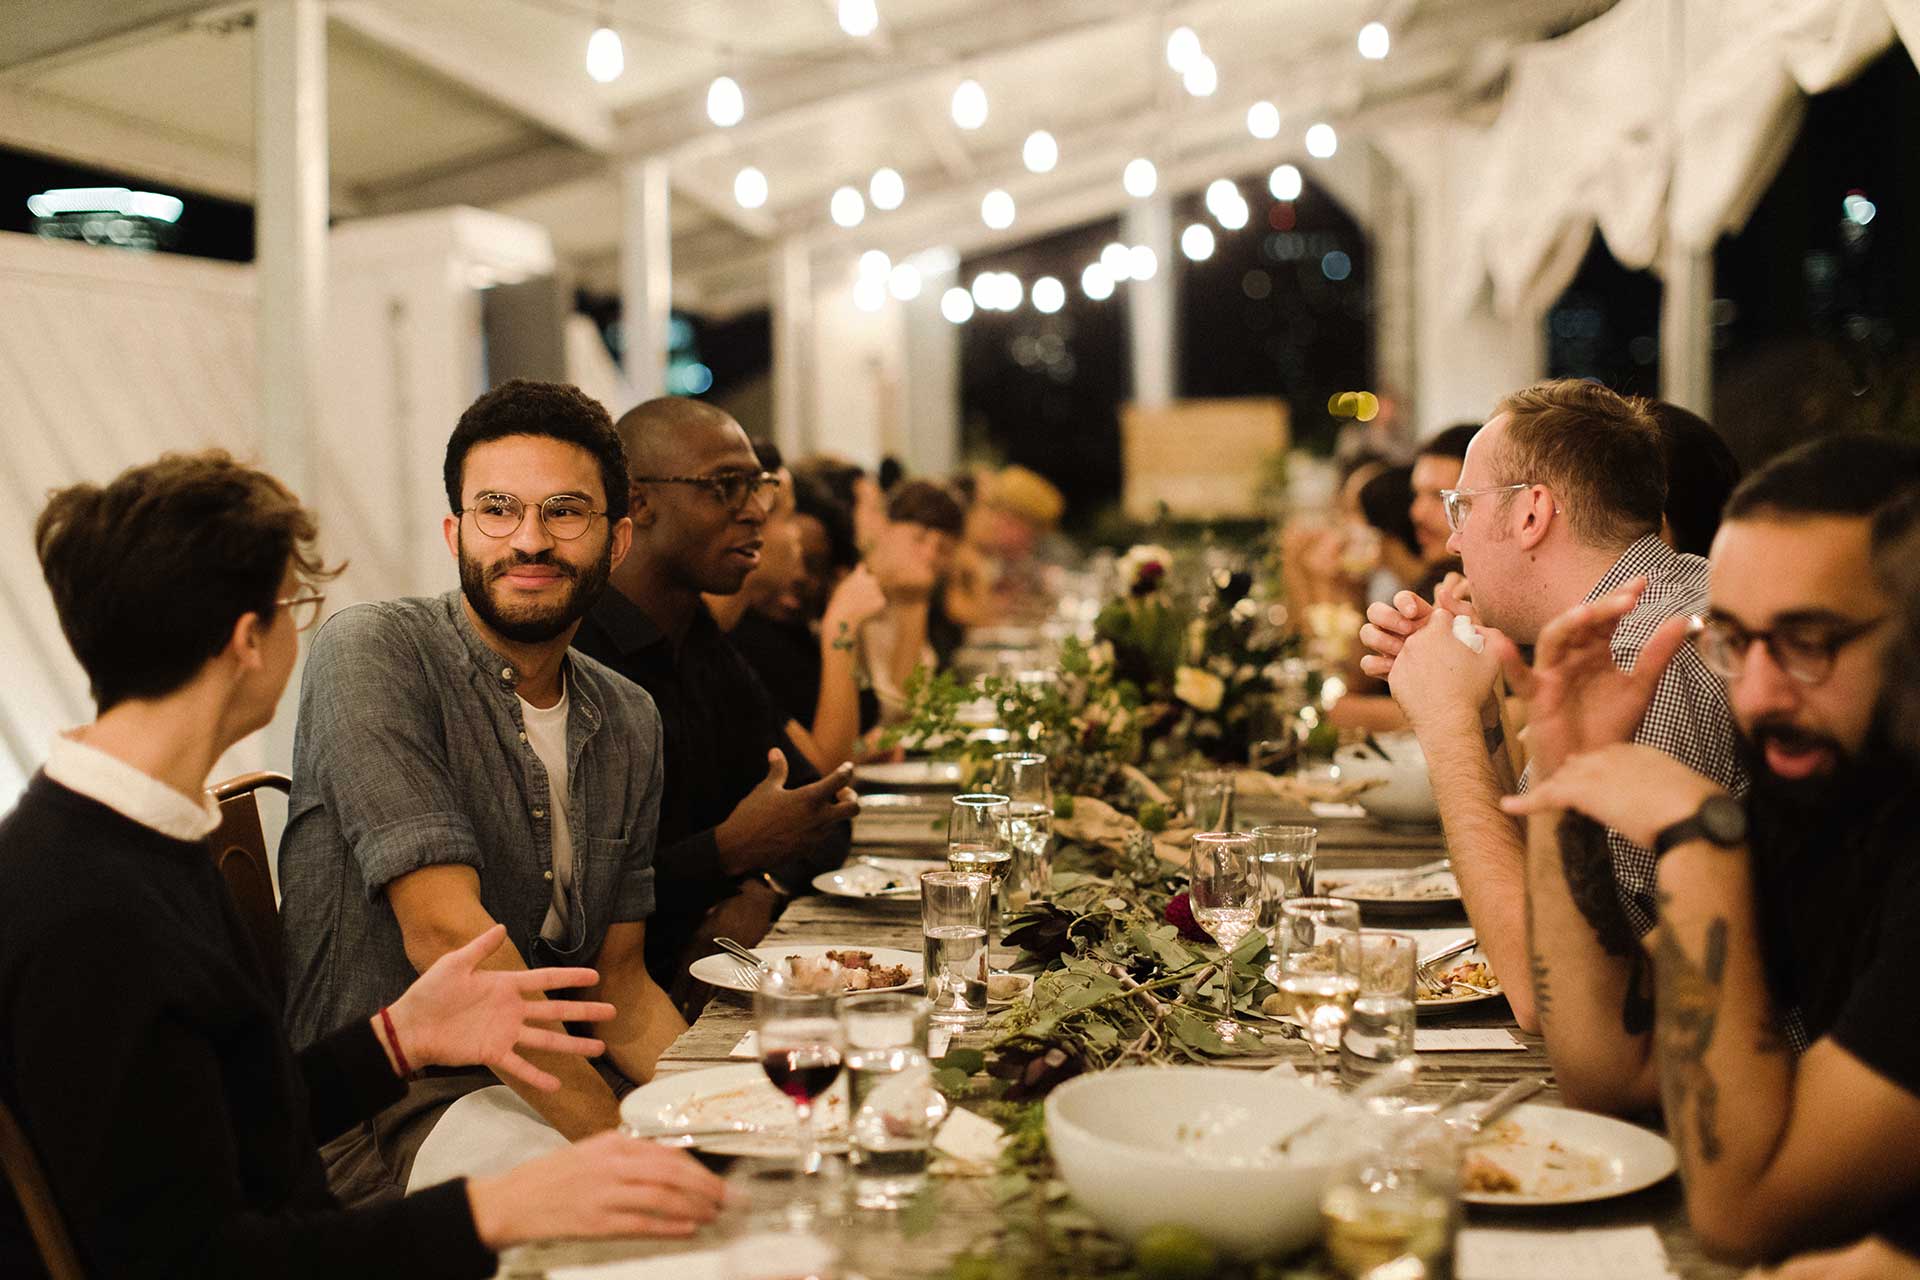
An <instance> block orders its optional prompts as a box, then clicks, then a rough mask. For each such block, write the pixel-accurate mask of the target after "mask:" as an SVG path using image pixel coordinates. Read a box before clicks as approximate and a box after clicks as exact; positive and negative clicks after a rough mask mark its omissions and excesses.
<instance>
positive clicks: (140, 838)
mask: <svg viewBox="0 0 1920 1280" xmlns="http://www.w3.org/2000/svg"><path fill="white" fill-rule="evenodd" d="M313 538H314V526H313V521H312V518H311V516H310V515H309V514H308V513H307V512H306V511H304V510H303V509H302V508H301V507H300V506H299V504H298V502H297V501H296V500H295V499H294V497H293V495H292V494H291V493H289V492H288V491H287V490H286V489H285V488H284V487H283V486H281V485H280V484H279V483H278V482H277V481H275V480H274V479H272V478H271V477H269V476H267V475H265V474H263V473H261V472H258V471H255V470H252V469H250V468H246V467H243V466H241V465H239V464H237V463H235V462H234V461H233V460H232V459H231V458H229V457H227V456H226V455H225V454H224V453H219V452H211V453H205V454H195V455H173V456H169V457H166V458H163V459H161V460H160V461H159V462H157V463H154V464H152V465H149V466H145V467H139V468H135V469H133V470H131V471H129V472H127V473H125V474H123V475H122V476H120V477H119V478H118V479H117V480H115V481H114V482H113V483H112V484H111V485H109V486H107V487H105V488H100V487H97V486H92V485H79V486H75V487H74V488H71V489H67V490H64V491H62V492H60V493H57V494H55V495H54V496H53V498H52V500H51V501H50V502H49V504H48V507H47V509H46V510H45V511H44V512H43V513H42V515H41V517H40V520H39V522H38V525H37V527H36V530H35V542H36V547H37V550H38V553H39V557H40V562H41V566H42V568H43V570H44V572H45V575H46V578H47V582H48V585H49V587H50V588H51V589H52V593H53V597H54V603H55V607H56V610H57V612H58V614H59V618H60V622H61V626H62V629H63V630H64V631H65V633H66V635H67V638H68V641H69V643H70V644H71V645H72V647H73V650H74V653H75V655H76V656H77V657H78V658H79V659H80V664H81V666H82V667H83V668H84V669H85V670H86V672H87V675H88V679H89V681H90V682H91V685H92V689H93V694H94V699H95V701H96V703H97V705H98V707H99V716H98V718H97V719H96V720H95V721H94V722H93V723H91V724H88V725H86V726H84V727H82V728H80V729H78V730H75V731H73V732H72V733H70V734H66V735H63V736H62V737H61V738H60V739H59V740H57V741H56V743H55V744H54V747H53V750H52V752H51V754H50V755H49V758H48V761H47V764H46V767H45V768H44V769H43V770H42V771H40V772H39V773H37V774H36V775H35V776H34V778H33V780H32V781H31V783H30V784H29V786H28V788H27V791H26V794H25V795H24V796H23V797H22V799H21V801H20V803H19V805H18V806H17V807H16V808H15V809H14V810H13V811H12V812H11V813H10V814H9V815H7V817H6V818H5V819H4V821H0V882H3V883H5V884H6V885H7V887H8V892H7V893H6V895H4V897H0V1097H4V1099H5V1101H6V1103H7V1105H8V1107H9V1108H10V1109H12V1110H13V1111H14V1112H15V1114H16V1115H17V1116H18V1117H19V1119H20V1122H21V1124H22V1126H23V1128H24V1129H25V1130H26V1133H27V1136H28V1138H29V1140H30V1141H31V1142H32V1144H33V1146H34V1147H35V1149H36V1151H37V1152H38V1153H39V1155H40V1158H41V1160H42V1162H43V1164H44V1165H45V1167H46V1170H47V1175H48V1180H49V1182H50V1183H51V1185H52V1188H53V1191H54V1195H55V1198H56V1199H57V1200H58V1201H59V1204H60V1207H61V1209H62V1211H63V1214H64V1217H65V1219H66V1221H67V1224H68V1226H69V1228H70V1231H71V1234H72V1235H73V1237H74V1239H75V1242H76V1247H77V1248H78V1250H79V1251H80V1253H81V1255H82V1260H83V1263H84V1265H85V1267H86V1268H87V1270H88V1271H89V1273H90V1274H94V1275H99V1276H114V1275H133V1274H138V1275H143V1276H144V1275H184V1276H259V1275H276V1276H306V1275H312V1276H322V1275H329V1276H330V1275H342V1274H350V1275H355V1276H386V1275H392V1276H482V1275H489V1274H491V1273H492V1272H493V1271H494V1269H495V1265H496V1259H495V1251H496V1250H498V1249H500V1248H503V1247H505V1246H507V1245H510V1244H514V1243H518V1242H520V1241H524V1240H529V1239H534V1238H538V1237H544V1236H562V1235H564V1236H594V1235H615V1234H659V1235H685V1234H689V1233H691V1232H692V1231H694V1230H695V1229H697V1227H698V1225H699V1224H700V1223H703V1222H705V1221H707V1220H710V1219H711V1218H712V1217H713V1215H714V1213H715V1212H716V1209H717V1205H718V1202H719V1200H720V1198H721V1196H722V1188H721V1184H720V1182H719V1180H718V1179H716V1178H715V1177H714V1176H713V1175H712V1174H710V1173H708V1172H706V1171H705V1170H704V1169H702V1168H700V1166H699V1165H698V1164H697V1163H696V1162H694V1161H692V1160H691V1159H690V1158H689V1157H687V1156H686V1155H685V1154H684V1153H682V1152H676V1151H670V1150H667V1149H665V1148H662V1147H660V1146H658V1145H656V1144H653V1143H647V1142H640V1141H636V1140H634V1139H631V1138H627V1137H623V1136H621V1135H619V1134H617V1133H608V1134H603V1135H601V1136H599V1137H597V1138H595V1139H592V1140H590V1141H588V1142H583V1143H580V1144H578V1145H575V1146H573V1147H570V1148H567V1149H566V1150H563V1151H560V1152H557V1153H556V1154H554V1155H552V1156H548V1157H546V1158H544V1159H542V1160H538V1161H532V1162H529V1163H528V1164H525V1165H522V1166H521V1167H520V1168H518V1169H515V1170H512V1171H510V1172H508V1173H505V1174H501V1175H499V1176H496V1177H493V1178H488V1179H477V1180H473V1181H453V1182H448V1183H445V1184H442V1185H440V1186H437V1187H433V1188H431V1189H429V1190H427V1191H425V1192H423V1193H421V1194H419V1195H416V1196H412V1197H409V1198H407V1199H404V1200H400V1201H397V1202H394V1203H391V1204H386V1205H382V1206H380V1207H377V1208H373V1209H364V1210H352V1211H348V1210H343V1209H341V1208H340V1207H339V1206H338V1204H337V1203H336V1202H335V1201H334V1199H333V1198H332V1196H331V1195H330V1194H329V1192H328V1190H327V1185H326V1178H325V1175H324V1172H323V1170H322V1168H321V1164H320V1160H319V1156H318V1152H317V1150H316V1145H315V1144H316V1142H317V1141H318V1140H319V1139H321V1138H325V1137H328V1136H330V1135H332V1134H334V1133H337V1132H339V1131H340V1130H342V1129H344V1128H345V1127H346V1126H347V1125H349V1124H351V1123H353V1122H355V1121H358V1120H360V1119H363V1118H364V1117H365V1116H367V1115H368V1114H370V1113H371V1112H372V1111H373V1110H374V1109H376V1108H378V1107H380V1106H382V1105H385V1104H387V1103H389V1102H391V1101H393V1100H394V1099H395V1098H397V1097H398V1096H399V1095H400V1093H401V1091H402V1089H403V1087H404V1086H403V1084H402V1080H403V1078H404V1077H405V1076H407V1075H409V1074H411V1073H412V1071H414V1070H415V1069H418V1068H421V1067H426V1066H435V1065H443V1066H445V1065H459V1064H469V1063H484V1064H486V1065H488V1066H491V1067H493V1068H495V1069H496V1070H500V1071H503V1072H506V1073H509V1074H512V1075H516V1076H518V1077H520V1078H522V1079H524V1080H526V1081H528V1082H529V1083H531V1084H533V1085H535V1086H536V1087H541V1088H552V1087H554V1086H555V1084H556V1083H557V1082H556V1081H555V1080H554V1078H553V1077H552V1076H551V1075H550V1074H548V1073H547V1072H545V1071H542V1070H540V1069H538V1068H536V1067H534V1066H533V1065H531V1064H530V1063H528V1062H527V1061H526V1060H525V1059H524V1058H522V1057H521V1056H520V1053H519V1050H521V1049H542V1050H557V1051H561V1052H566V1053H573V1054H591V1053H597V1052H599V1051H600V1049H601V1047H602V1046H601V1044H600V1042H599V1041H597V1040H593V1039H588V1038H585V1037H579V1036H575V1035H571V1034H568V1033H567V1032H565V1031H564V1030H549V1029H545V1028H539V1027H533V1026H529V1025H527V1024H528V1023H529V1022H530V1021H554V1022H558V1021H562V1020H584V1021H593V1020H599V1019H604V1018H607V1017H610V1016H611V1015H612V1013H613V1010H612V1007H611V1006H608V1005H605V1004H601V1003H599V1002H590V1001H573V1000H564V999H562V1000H543V999H540V998H538V997H539V996H540V995H541V994H543V993H545V992H546V991H549V990H555V989H560V988H572V987H580V986H586V985H590V984H592V983H593V982H595V981H596V980H597V976H598V975H597V974H595V972H594V971H593V970H591V969H581V968H550V969H538V970H533V971H530V972H529V971H520V972H506V971H499V970H493V969H487V968H483V967H482V966H483V965H484V963H485V962H486V960H487V959H488V957H489V956H490V955H491V954H492V953H493V952H494V951H495V950H496V949H497V948H498V947H499V946H500V944H501V942H502V940H503V938H504V930H503V929H502V928H501V927H500V926H495V927H494V928H493V929H490V930H488V931H486V932H485V933H482V934H481V935H480V936H479V937H477V938H475V939H473V940H472V941H471V942H470V943H468V944H467V945H466V946H464V947H461V948H460V949H458V950H457V951H454V952H452V953H450V954H448V955H446V956H445V957H443V958H442V959H441V960H440V961H439V962H438V963H436V964H435V965H433V966H432V967H431V968H430V969H428V970H427V971H426V972H425V973H424V974H422V975H421V977H420V978H419V980H418V981H416V982H415V983H414V984H413V985H412V986H411V987H409V988H408V989H407V991H406V993H405V994H404V995H402V996H401V997H400V998H399V999H398V1000H396V1001H394V1003H393V1004H392V1005H391V1006H389V1007H387V1008H384V1009H381V1010H379V1011H378V1012H372V1011H370V1013H371V1016H370V1017H367V1018H365V1019H362V1020H359V1021H356V1022H354V1023H352V1024H350V1025H349V1026H347V1027H345V1028H343V1029H341V1030H340V1031H338V1032H336V1033H334V1034H333V1035H331V1036H329V1037H327V1038H325V1039H323V1040H322V1041H320V1042H319V1043H317V1044H316V1045H314V1046H313V1047H312V1048H311V1049H309V1050H308V1051H307V1052H305V1053H303V1054H301V1055H299V1056H298V1057H296V1056H295V1055H294V1053H293V1051H292V1050H291V1048H290V1047H289V1045H288V1043H287V1039H286V1035H285V1032H284V1031H283V1030H282V1028H281V1024H280V1017H279V1010H278V1008H277V1006H276V1002H275V998H274V996H273V994H272V991H271V988H270V986H269V983H268V980H267V978H266V976H265V972H264V969H263V968H262V966H261V963H260V959H259V957H258V955H257V954H256V953H255V952H254V950H253V947H252V944H251V942H250V940H249V937H248V935H247V933H246V931H245V929H244V926H243V925H242V923H241V921H240V919H239V916H238V914H237V912H236V910H235V908H234V906H233V903H232V901H231V899H230V898H229V896H228V893H227V890H226V887H225V884H224V882H223V881H222V879H221V877H220V875H219V873H218V872H217V871H216V870H215V869H214V866H213V863H212V860H211V859H210V857H209V856H208V850H207V847H206V845H205V843H204V839H205V837H206V835H207V834H208V833H209V832H210V831H211V830H212V829H213V827H214V826H215V825H217V823H218V811H217V808H216V807H215V806H214V805H213V803H212V800H211V798H210V797H209V796H208V795H207V794H206V792H205V791H204V789H203V787H204V782H205V778H206V776H207V774H208V772H209V770H210V769H211V768H212V767H213V765H214V763H215V762H216V761H217V760H218V758H219V757H220V756H221V754H222V753H223V752H224V751H225V750H226V749H227V748H228V747H229V746H231V745H232V744H233V743H235V742H237V741H239V740H240V739H241V738H244V737H246V736H247V735H248V734H250V733H252V732H253V731H254V730H255V729H258V728H260V727H262V726H264V725H265V724H266V723H267V722H268V721H269V720H270V719H271V718H272V714H273V709H274V706H275V704H276V703H277V701H278V699H279V695H280V692H281V690H282V689H283V688H284V687H285V684H286V681H287V677H288V675H289V674H290V672H291V670H292V667H293V662H294V658H295V656H296V651H297V646H298V638H297V633H298V631H299V630H300V629H301V624H302V622H303V621H307V622H310V621H312V620H313V618H314V617H316V616H317V614H318V612H319V607H320V605H321V603H322V597H321V596H320V595H319V593H318V592H317V591H316V590H315V589H314V586H313V584H314V583H316V582H317V581H319V580H322V579H323V578H325V577H326V576H328V575H327V572H326V571H325V570H324V569H323V568H322V566H321V564H320V562H319V561H318V560H317V559H316V558H315V557H314V555H313V552H312V542H313ZM528 997H534V998H528ZM38 1271H39V1264H38V1256H37V1253H36V1251H35V1249H34V1247H33V1244H32V1243H31V1241H30V1239H29V1238H28V1236H27V1232H26V1228H25V1224H24V1221H23V1219H22V1218H21V1216H20V1214H19V1212H18V1208H17V1206H16V1205H15V1204H14V1202H13V1199H12V1197H5V1198H4V1199H3V1200H0V1274H5V1275H20V1274H27V1275H31V1274H36V1273H37V1272H38Z"/></svg>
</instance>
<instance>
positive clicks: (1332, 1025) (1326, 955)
mask: <svg viewBox="0 0 1920 1280" xmlns="http://www.w3.org/2000/svg"><path fill="white" fill-rule="evenodd" d="M1359 931H1360V906H1359V904H1358V903H1355V902H1349V901H1347V900H1346V899H1345V898H1295V899H1294V900H1293V901H1291V902H1287V903H1283V904H1282V905H1281V908H1280V928H1279V934H1280V956H1279V966H1280V981H1279V982H1278V983H1277V984H1276V985H1278V986H1279V988H1280V994H1281V996H1282V997H1284V999H1285V1001H1286V1004H1287V1006H1288V1012H1289V1013H1291V1014H1293V1016H1294V1017H1295V1018H1297V1019H1298V1020H1299V1022H1300V1025H1301V1027H1302V1028H1303V1029H1304V1030H1305V1031H1306V1037H1307V1045H1308V1047H1309V1048H1310V1049H1311V1050H1312V1051H1313V1082H1314V1083H1315V1084H1316V1085H1320V1084H1324V1083H1325V1082H1326V1054H1327V1053H1330V1052H1338V1051H1339V1048H1340V1035H1341V1032H1342V1031H1344V1030H1345V1029H1346V1025H1347V1015H1348V1013H1349V1011H1350V1010H1351V1009H1352V1008H1353V998H1354V996H1355V995H1356V994H1357V993H1358V991H1359V989H1360V981H1359V976H1358V975H1357V974H1356V973H1354V972H1353V971H1352V967H1351V963H1350V961H1351V959H1352V957H1350V955H1349V954H1348V952H1347V949H1346V948H1345V947H1343V946H1342V945H1341V943H1342V941H1343V940H1344V939H1345V938H1347V937H1349V936H1351V935H1353V934H1356V933H1358V932H1359Z"/></svg>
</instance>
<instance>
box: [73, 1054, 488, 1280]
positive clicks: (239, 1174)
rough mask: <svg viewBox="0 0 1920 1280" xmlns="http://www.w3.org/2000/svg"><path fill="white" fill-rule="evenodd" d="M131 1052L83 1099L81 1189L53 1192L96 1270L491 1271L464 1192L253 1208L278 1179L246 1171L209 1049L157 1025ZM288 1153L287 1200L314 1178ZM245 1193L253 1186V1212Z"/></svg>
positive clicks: (258, 1138)
mask: <svg viewBox="0 0 1920 1280" xmlns="http://www.w3.org/2000/svg"><path fill="white" fill-rule="evenodd" d="M138 1049H139V1052H138V1055H137V1056H136V1057H135V1058H134V1059H133V1061H132V1062H131V1063H130V1064H129V1066H130V1068H131V1069H129V1070H126V1071H123V1072H119V1073H117V1074H118V1078H119V1079H118V1083H119V1087H118V1089H117V1090H116V1091H115V1092H114V1094H113V1096H110V1097H94V1098H91V1099H88V1103H89V1105H90V1107H91V1108H92V1109H93V1110H95V1111H96V1113H97V1115H98V1119H97V1120H96V1121H95V1122H93V1124H92V1125H91V1126H90V1127H91V1128H93V1129H94V1132H93V1133H91V1134H90V1135H88V1136H89V1138H90V1139H91V1140H92V1144H93V1150H92V1151H91V1152H90V1154H89V1156H88V1158H87V1159H86V1160H85V1161H84V1165H85V1174H86V1178H85V1181H86V1182H87V1183H88V1184H89V1185H88V1186H87V1187H86V1189H85V1192H84V1193H83V1194H82V1195H80V1196H75V1195H74V1194H72V1190H71V1188H70V1187H68V1188H62V1200H63V1201H64V1202H65V1203H66V1205H67V1207H68V1208H69V1210H70V1211H71V1218H72V1221H73V1223H74V1226H75V1230H76V1234H77V1235H78V1236H79V1239H80V1241H81V1248H82V1250H83V1251H84V1252H85V1253H86V1254H87V1255H88V1258H89V1261H90V1263H91V1267H90V1270H91V1272H92V1274H95V1275H98V1276H120V1275H127V1276H133V1275H139V1276H156V1275H164V1276H193V1277H228V1276H231V1277H235V1278H236V1280H238V1278H239V1277H257V1276H269V1275H270V1276H286V1277H308V1276H311V1277H314V1278H315V1280H319V1278H320V1277H333V1276H342V1275H352V1276H356V1277H385V1276H392V1277H395V1278H396V1280H398V1278H400V1277H425V1276H434V1277H465V1276H475V1277H478V1276H486V1275H491V1274H492V1273H493V1270H494V1267H495V1259H494V1256H493V1254H492V1253H491V1252H490V1251H489V1250H487V1249H486V1248H485V1247H484V1246H482V1245H481V1243H480V1240H479V1237H478V1236H477V1235H476V1234H475V1231H474V1225H473V1215H472V1212H471V1210H470V1208H469V1206H468V1203H467V1196H466V1184H465V1183H464V1182H458V1181H456V1182H451V1183H447V1184H445V1185H443V1186H439V1187H435V1188H433V1189H431V1190H429V1191H427V1192H425V1193H423V1194H420V1195H415V1196H408V1197H406V1198H404V1199H401V1200H396V1201H392V1202H389V1203H386V1204H382V1205H378V1206H374V1207H372V1208H367V1209H351V1210H349V1209H340V1208H338V1207H336V1206H334V1205H333V1204H332V1202H331V1198H330V1197H328V1196H326V1194H325V1192H324V1191H323V1190H320V1189H317V1188H316V1189H314V1190H311V1191H309V1192H307V1193H306V1194H304V1195H303V1196H302V1203H303V1204H305V1205H307V1206H309V1207H303V1208H298V1209H296V1208H284V1209H280V1210H279V1211H275V1212H262V1211H261V1210H260V1209H259V1208H258V1207H256V1205H257V1202H258V1201H259V1200H260V1198H261V1194H262V1191H263V1188H261V1187H260V1186H259V1185H257V1183H258V1182H259V1181H261V1180H262V1179H263V1178H277V1177H278V1176H279V1175H278V1174H277V1173H276V1172H275V1171H274V1170H272V1169H265V1170H260V1169H253V1168H243V1166H242V1153H241V1150H240V1146H239V1144H238V1143H237V1142H236V1135H235V1133H234V1131H233V1128H232V1118H231V1116H230V1114H229V1112H228V1109H227V1107H226V1105H225V1102H224V1100H223V1098H222V1079H223V1067H224V1064H223V1063H222V1061H221V1058H220V1056H219V1055H218V1054H217V1053H216V1052H215V1050H214V1046H213V1044H212V1043H211V1042H210V1041H209V1040H208V1039H207V1038H206V1036H205V1035H203V1034H201V1033H200V1032H198V1031H197V1030H194V1029H190V1028H188V1027H186V1026H184V1025H182V1024H181V1023H180V1022H178V1021H177V1020H175V1019H172V1018H165V1017H163V1018H161V1019H160V1020H158V1021H156V1022H155V1023H154V1024H152V1025H151V1027H150V1028H149V1029H148V1030H147V1033H146V1034H145V1035H144V1036H142V1037H141V1038H140V1043H139V1045H138ZM76 1109H78V1108H76ZM288 1136H289V1135H253V1138H252V1142H251V1144H250V1145H251V1147H254V1148H265V1149H267V1150H271V1149H272V1143H273V1142H274V1140H275V1139H276V1138H278V1139H280V1140H282V1141H284V1140H285V1139H286V1138H287V1137H288ZM288 1155H289V1157H290V1158H291V1159H292V1160H293V1161H294V1162H295V1164H296V1168H295V1170H294V1174H293V1177H294V1184H295V1185H293V1186H290V1187H288V1188H287V1189H286V1191H287V1194H288V1195H293V1194H297V1193H298V1192H299V1190H300V1172H301V1171H302V1170H305V1169H311V1170H312V1175H311V1176H313V1177H316V1178H317V1177H318V1176H319V1174H318V1157H317V1156H316V1155H314V1153H312V1152H311V1151H308V1152H289V1153H288ZM301 1156H304V1157H305V1161H304V1162H301V1161H300V1157H301ZM257 1158H258V1157H257V1154H256V1156H255V1159H257ZM243 1179H246V1180H247V1182H246V1183H243ZM247 1183H253V1184H256V1185H253V1186H252V1187H251V1190H252V1191H253V1193H254V1194H253V1196H252V1197H251V1201H252V1202H253V1203H250V1197H249V1196H248V1195H247V1194H246V1193H247V1190H248V1185H247Z"/></svg>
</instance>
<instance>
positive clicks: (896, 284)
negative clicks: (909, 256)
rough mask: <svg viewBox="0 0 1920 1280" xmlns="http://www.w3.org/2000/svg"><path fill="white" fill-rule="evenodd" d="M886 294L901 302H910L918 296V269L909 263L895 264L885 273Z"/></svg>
mask: <svg viewBox="0 0 1920 1280" xmlns="http://www.w3.org/2000/svg"><path fill="white" fill-rule="evenodd" d="M887 292H888V293H890V294H892V295H893V296H894V297H895V298H898V299H899V300H900V301H901V302H912V301H913V300H914V299H915V298H917V297H919V296H920V268H918V267H916V266H914V265H913V264H912V263H911V262H901V263H896V264H895V265H894V268H893V270H892V271H890V272H888V273H887Z"/></svg>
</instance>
